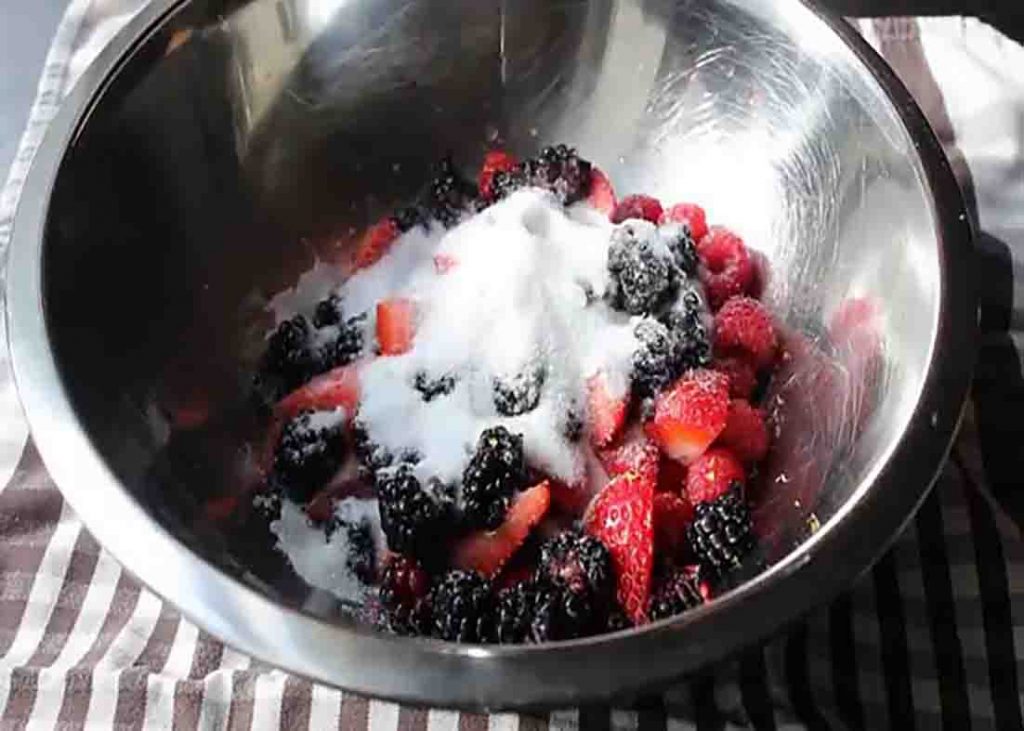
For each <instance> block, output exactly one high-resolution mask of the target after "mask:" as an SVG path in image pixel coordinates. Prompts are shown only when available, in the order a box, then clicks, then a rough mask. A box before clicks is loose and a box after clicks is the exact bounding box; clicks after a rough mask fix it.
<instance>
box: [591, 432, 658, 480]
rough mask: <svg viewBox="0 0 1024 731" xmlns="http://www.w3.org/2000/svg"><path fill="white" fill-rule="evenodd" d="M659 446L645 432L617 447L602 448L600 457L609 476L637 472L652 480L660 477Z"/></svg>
mask: <svg viewBox="0 0 1024 731" xmlns="http://www.w3.org/2000/svg"><path fill="white" fill-rule="evenodd" d="M660 456H661V454H660V453H659V452H658V447H657V446H656V445H655V444H653V443H652V442H651V441H649V440H648V439H647V438H646V437H645V436H644V435H643V434H640V435H638V437H637V438H636V439H630V440H627V441H626V442H625V443H624V444H622V445H619V446H617V447H611V448H609V449H604V450H601V452H600V453H598V458H599V459H600V460H601V464H602V465H603V466H604V469H605V472H607V473H608V476H609V477H618V476H619V475H621V474H623V473H624V472H636V473H637V474H638V475H643V476H645V477H646V478H648V479H650V480H651V481H652V482H657V479H658V460H659V458H660Z"/></svg>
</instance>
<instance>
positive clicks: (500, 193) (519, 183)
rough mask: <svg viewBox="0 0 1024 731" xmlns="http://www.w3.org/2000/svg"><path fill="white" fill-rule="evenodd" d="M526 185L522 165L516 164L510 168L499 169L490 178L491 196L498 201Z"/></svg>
mask: <svg viewBox="0 0 1024 731" xmlns="http://www.w3.org/2000/svg"><path fill="white" fill-rule="evenodd" d="M526 185H527V179H526V173H525V172H524V171H523V169H522V166H517V167H515V168H513V169H512V170H499V171H498V172H496V173H495V174H494V177H493V178H491V197H492V198H493V199H494V200H495V201H499V200H501V199H502V198H507V197H508V196H510V195H512V194H513V193H515V192H516V191H517V190H519V189H520V188H524V187H526Z"/></svg>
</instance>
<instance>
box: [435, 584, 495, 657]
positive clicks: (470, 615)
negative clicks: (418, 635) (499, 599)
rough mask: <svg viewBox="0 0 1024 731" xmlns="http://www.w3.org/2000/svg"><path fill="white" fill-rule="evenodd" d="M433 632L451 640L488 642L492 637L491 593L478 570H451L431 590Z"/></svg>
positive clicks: (492, 597) (489, 587) (488, 585)
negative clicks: (476, 571) (475, 571)
mask: <svg viewBox="0 0 1024 731" xmlns="http://www.w3.org/2000/svg"><path fill="white" fill-rule="evenodd" d="M432 599H433V611H434V633H433V634H434V636H435V637H438V638H440V639H442V640H448V641H450V642H481V643H482V642H491V641H492V640H493V637H494V596H493V594H492V592H491V582H490V581H488V580H487V579H485V578H484V577H483V576H481V575H480V574H477V573H474V572H469V571H459V570H453V571H449V572H448V573H447V574H445V575H444V576H443V577H442V578H441V579H440V580H439V581H438V583H437V585H436V586H435V587H434V591H433V592H432Z"/></svg>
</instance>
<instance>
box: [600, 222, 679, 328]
mask: <svg viewBox="0 0 1024 731" xmlns="http://www.w3.org/2000/svg"><path fill="white" fill-rule="evenodd" d="M654 231H655V229H654V227H653V226H652V225H651V224H648V223H645V222H638V221H629V222H627V223H624V224H622V225H621V226H618V227H617V228H616V229H615V231H613V232H612V240H611V246H610V247H609V248H608V273H609V274H610V275H611V276H610V279H609V282H608V292H607V296H608V300H609V304H610V305H611V306H612V307H614V308H615V309H617V310H622V311H623V312H627V313H629V314H630V315H646V314H648V313H652V312H656V311H657V310H658V309H660V308H661V306H662V305H663V304H665V303H666V302H667V301H669V300H670V299H671V297H672V295H673V294H674V292H675V288H676V284H677V278H678V270H677V269H676V266H675V264H674V262H673V261H672V255H671V254H670V253H669V252H668V250H667V249H666V248H665V246H664V244H662V243H661V242H660V241H658V240H657V238H656V237H655V236H654V235H653V233H654Z"/></svg>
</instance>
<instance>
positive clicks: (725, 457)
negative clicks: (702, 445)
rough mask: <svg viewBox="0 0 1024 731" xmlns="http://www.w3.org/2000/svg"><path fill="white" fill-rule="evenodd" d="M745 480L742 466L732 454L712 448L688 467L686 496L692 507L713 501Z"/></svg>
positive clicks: (745, 475) (745, 476)
mask: <svg viewBox="0 0 1024 731" xmlns="http://www.w3.org/2000/svg"><path fill="white" fill-rule="evenodd" d="M746 479H747V474H746V472H745V471H744V469H743V464H742V463H741V462H740V461H739V460H738V459H736V457H735V455H733V454H732V452H730V451H728V450H726V449H721V448H712V449H709V450H708V451H707V452H705V453H704V454H703V455H701V456H700V457H699V458H698V459H697V461H696V462H694V463H693V464H692V465H690V469H689V471H688V472H687V473H686V496H687V497H688V498H689V500H690V502H691V503H692V504H694V505H697V504H699V503H703V502H709V501H711V500H714V499H715V498H717V497H718V496H720V495H723V494H725V493H726V492H728V491H729V490H730V489H732V487H733V486H734V485H737V484H739V485H742V484H743V483H744V481H746Z"/></svg>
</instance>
